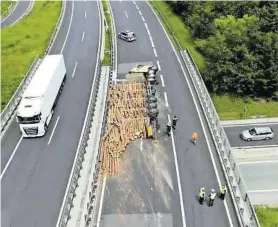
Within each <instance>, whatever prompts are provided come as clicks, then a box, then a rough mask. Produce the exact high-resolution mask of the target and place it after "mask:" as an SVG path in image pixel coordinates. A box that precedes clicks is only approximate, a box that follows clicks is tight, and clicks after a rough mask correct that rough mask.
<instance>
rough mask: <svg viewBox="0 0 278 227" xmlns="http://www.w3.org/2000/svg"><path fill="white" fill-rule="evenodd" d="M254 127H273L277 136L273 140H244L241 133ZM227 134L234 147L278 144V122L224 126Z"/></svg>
mask: <svg viewBox="0 0 278 227" xmlns="http://www.w3.org/2000/svg"><path fill="white" fill-rule="evenodd" d="M253 127H271V128H272V129H273V131H274V133H275V136H274V138H273V139H271V140H261V141H250V142H248V141H243V140H242V139H241V138H240V137H239V134H240V133H241V132H242V131H243V130H246V129H250V128H253ZM224 130H225V132H226V135H227V137H228V139H229V142H230V145H231V146H232V147H245V146H268V145H278V124H271V125H268V124H265V125H245V126H226V127H224Z"/></svg>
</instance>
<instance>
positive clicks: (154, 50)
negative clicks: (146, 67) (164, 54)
mask: <svg viewBox="0 0 278 227" xmlns="http://www.w3.org/2000/svg"><path fill="white" fill-rule="evenodd" d="M153 52H154V56H155V57H156V58H157V52H156V49H155V48H153Z"/></svg>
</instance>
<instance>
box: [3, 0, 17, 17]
mask: <svg viewBox="0 0 278 227" xmlns="http://www.w3.org/2000/svg"><path fill="white" fill-rule="evenodd" d="M15 4H16V3H15V2H14V1H1V18H2V17H3V16H6V15H7V14H8V13H9V11H10V10H12V8H13V7H14V6H15Z"/></svg>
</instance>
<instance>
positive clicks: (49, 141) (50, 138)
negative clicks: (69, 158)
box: [47, 116, 60, 145]
mask: <svg viewBox="0 0 278 227" xmlns="http://www.w3.org/2000/svg"><path fill="white" fill-rule="evenodd" d="M59 120H60V116H58V117H57V120H56V123H55V125H54V128H53V130H52V133H51V135H50V137H49V140H48V143H47V144H48V145H49V144H50V143H51V140H52V137H53V135H54V132H55V129H56V127H57V125H58V122H59Z"/></svg>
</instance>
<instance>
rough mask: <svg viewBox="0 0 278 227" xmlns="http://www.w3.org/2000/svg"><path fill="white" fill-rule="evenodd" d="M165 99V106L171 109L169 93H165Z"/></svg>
mask: <svg viewBox="0 0 278 227" xmlns="http://www.w3.org/2000/svg"><path fill="white" fill-rule="evenodd" d="M164 99H165V106H166V107H169V103H168V98H167V93H166V92H164Z"/></svg>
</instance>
